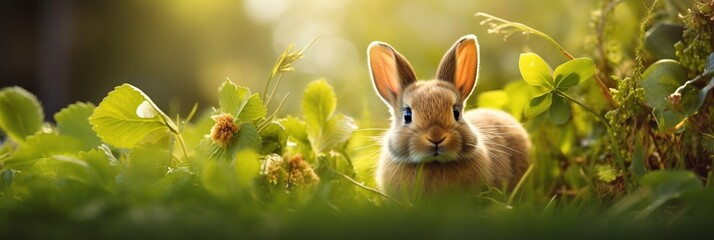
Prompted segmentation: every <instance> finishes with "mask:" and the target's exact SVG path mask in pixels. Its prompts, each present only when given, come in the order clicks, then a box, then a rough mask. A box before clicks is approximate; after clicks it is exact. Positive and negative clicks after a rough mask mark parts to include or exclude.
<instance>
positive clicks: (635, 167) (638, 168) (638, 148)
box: [630, 137, 647, 177]
mask: <svg viewBox="0 0 714 240" xmlns="http://www.w3.org/2000/svg"><path fill="white" fill-rule="evenodd" d="M630 171H631V172H632V174H633V175H634V176H637V177H642V175H644V174H645V173H646V172H647V169H646V168H645V156H644V146H643V145H642V140H640V138H639V137H636V138H635V146H634V150H633V153H632V164H630Z"/></svg>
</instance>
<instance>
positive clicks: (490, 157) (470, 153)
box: [367, 35, 531, 195]
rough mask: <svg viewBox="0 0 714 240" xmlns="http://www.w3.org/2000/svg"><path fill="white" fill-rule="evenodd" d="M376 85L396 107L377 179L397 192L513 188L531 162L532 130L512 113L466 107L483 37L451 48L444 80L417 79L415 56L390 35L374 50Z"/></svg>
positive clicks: (373, 45) (371, 50) (371, 59)
mask: <svg viewBox="0 0 714 240" xmlns="http://www.w3.org/2000/svg"><path fill="white" fill-rule="evenodd" d="M367 55H368V61H369V69H370V75H371V77H372V82H373V83H374V88H375V90H376V91H377V93H379V95H380V96H381V97H382V100H384V102H385V103H387V105H388V106H389V109H390V112H391V114H392V126H391V128H390V130H389V131H387V133H386V135H385V136H384V139H383V148H382V155H381V157H380V159H379V163H378V166H377V183H378V185H379V187H380V188H381V189H382V190H384V191H385V192H387V193H388V194H390V195H400V194H404V193H413V192H414V191H415V190H416V191H419V192H425V193H431V192H443V191H444V190H463V189H471V190H475V189H480V187H481V184H482V183H487V184H490V185H492V186H495V187H501V186H504V185H506V186H508V188H509V189H510V188H513V187H514V186H515V185H516V184H517V183H518V181H519V180H520V178H521V176H523V173H524V172H525V170H526V168H527V167H528V164H529V160H528V155H529V152H530V147H531V143H530V141H529V138H528V133H526V131H525V130H524V129H523V127H522V126H521V124H520V123H519V122H518V121H516V120H515V119H514V118H513V117H511V116H510V115H509V114H507V113H505V112H502V111H496V110H487V109H476V110H470V111H467V112H464V111H463V110H464V103H465V101H466V99H467V98H468V97H469V95H470V94H471V92H472V90H473V89H474V86H475V85H476V79H477V77H478V64H479V47H478V42H477V40H476V36H474V35H467V36H464V37H462V38H461V39H459V40H458V41H457V42H456V43H455V44H454V46H453V47H451V49H450V50H449V51H448V52H447V53H446V55H444V58H443V59H442V60H441V64H440V66H439V69H438V71H437V74H436V80H428V81H417V77H416V74H415V73H414V70H413V69H412V67H411V65H410V64H409V62H408V61H407V60H406V59H405V58H404V57H403V56H402V55H401V54H399V53H398V52H397V51H396V50H394V49H393V48H392V47H390V46H389V45H387V44H386V43H382V42H372V43H371V44H370V45H369V48H368V50H367Z"/></svg>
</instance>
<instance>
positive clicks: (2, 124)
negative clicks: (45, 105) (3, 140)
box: [0, 87, 44, 142]
mask: <svg viewBox="0 0 714 240" xmlns="http://www.w3.org/2000/svg"><path fill="white" fill-rule="evenodd" d="M43 121H44V113H43V112H42V106H41V105H40V102H39V101H37V98H36V97H35V96H34V95H32V94H31V93H29V92H28V91H26V90H25V89H23V88H21V87H6V88H3V89H2V90H0V128H2V129H3V130H4V131H5V132H6V133H7V134H8V135H9V136H10V138H12V139H13V140H14V141H15V142H23V141H24V139H25V138H26V137H27V136H30V135H32V134H35V133H36V132H38V131H40V129H41V128H42V122H43Z"/></svg>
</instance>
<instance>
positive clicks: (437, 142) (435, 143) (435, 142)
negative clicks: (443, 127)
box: [427, 136, 446, 145]
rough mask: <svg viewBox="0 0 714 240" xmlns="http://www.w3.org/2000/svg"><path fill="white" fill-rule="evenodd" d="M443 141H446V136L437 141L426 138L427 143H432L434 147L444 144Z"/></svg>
mask: <svg viewBox="0 0 714 240" xmlns="http://www.w3.org/2000/svg"><path fill="white" fill-rule="evenodd" d="M435 139H436V138H435ZM444 139H446V136H442V137H441V138H439V139H438V140H434V139H432V138H431V137H428V138H427V140H429V142H431V143H433V144H434V145H439V143H442V142H444Z"/></svg>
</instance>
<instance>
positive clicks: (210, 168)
mask: <svg viewBox="0 0 714 240" xmlns="http://www.w3.org/2000/svg"><path fill="white" fill-rule="evenodd" d="M228 169H229V166H228V164H227V163H226V162H224V161H214V160H209V161H207V162H206V166H205V167H204V168H203V171H202V172H201V178H200V179H201V185H203V188H205V189H206V191H208V192H209V193H211V194H212V195H214V196H216V197H219V198H226V197H228V194H229V193H230V186H229V184H231V182H232V176H231V175H230V172H229V171H228Z"/></svg>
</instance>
